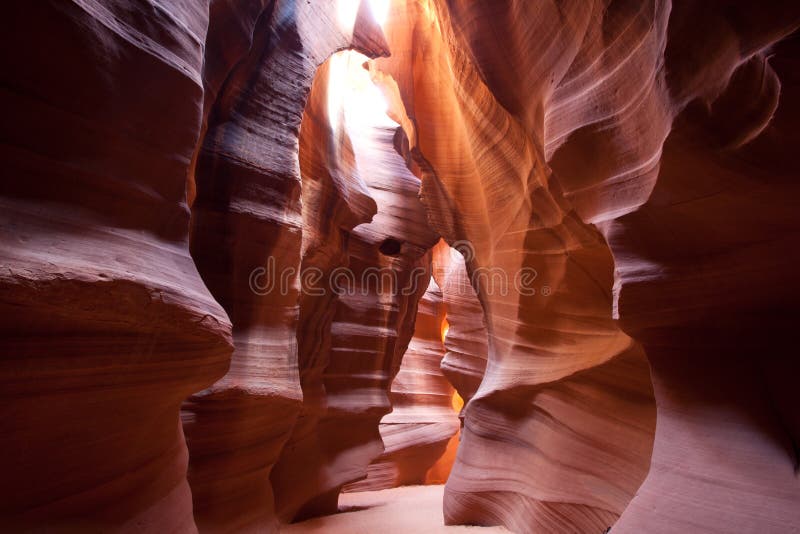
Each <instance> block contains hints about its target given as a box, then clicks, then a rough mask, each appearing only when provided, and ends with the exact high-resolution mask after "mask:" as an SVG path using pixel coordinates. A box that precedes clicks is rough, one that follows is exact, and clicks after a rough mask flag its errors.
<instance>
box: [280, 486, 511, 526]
mask: <svg viewBox="0 0 800 534" xmlns="http://www.w3.org/2000/svg"><path fill="white" fill-rule="evenodd" d="M443 492H444V486H404V487H400V488H393V489H388V490H382V491H363V492H357V493H343V494H342V495H341V496H340V497H339V511H340V513H338V514H335V515H328V516H323V517H318V518H315V519H310V520H308V521H303V522H301V523H295V524H293V525H288V526H286V527H283V528H282V529H281V533H282V534H301V533H302V534H308V533H312V534H313V533H317V532H318V533H320V534H321V533H324V534H339V533H342V534H345V533H346V534H374V533H376V532H380V533H383V534H420V533H423V532H424V533H426V534H429V533H436V532H448V533H449V532H474V533H476V534H477V533H481V534H483V533H491V532H509V531H508V530H506V529H505V528H502V527H464V526H452V527H450V526H445V524H444V520H443V519H442V495H443ZM389 525H391V527H390V526H389Z"/></svg>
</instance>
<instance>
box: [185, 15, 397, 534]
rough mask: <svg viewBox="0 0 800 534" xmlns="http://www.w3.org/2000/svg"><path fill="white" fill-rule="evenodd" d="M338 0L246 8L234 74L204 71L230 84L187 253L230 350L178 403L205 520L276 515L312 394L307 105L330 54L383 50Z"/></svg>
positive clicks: (219, 524) (215, 122)
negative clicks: (304, 262) (302, 363)
mask: <svg viewBox="0 0 800 534" xmlns="http://www.w3.org/2000/svg"><path fill="white" fill-rule="evenodd" d="M335 4H336V2H332V1H330V2H316V3H314V4H311V3H306V2H293V1H277V2H275V3H273V4H270V5H269V6H268V8H269V9H267V10H265V11H263V12H262V13H261V15H260V16H259V17H257V18H256V19H252V18H248V19H245V21H251V20H256V25H255V28H254V30H253V43H252V45H251V47H250V49H249V51H248V52H247V53H246V54H245V55H244V56H242V57H241V58H240V59H239V60H238V61H237V62H236V63H235V64H231V65H230V67H231V69H230V71H229V72H228V73H227V75H226V76H224V77H222V76H220V75H219V73H218V72H212V73H210V74H209V76H208V81H209V83H214V82H216V81H218V80H220V79H224V83H222V84H221V85H219V89H218V90H217V91H218V94H217V97H216V100H215V102H214V105H213V107H212V109H211V111H210V113H209V115H208V122H207V129H206V132H205V135H204V138H203V140H202V142H201V145H200V147H199V151H198V155H197V160H196V165H195V183H196V191H197V197H196V200H195V202H194V204H193V207H192V254H193V257H194V259H195V261H196V263H197V266H198V269H199V271H200V273H201V274H202V275H203V278H204V280H205V281H206V283H207V284H208V286H209V289H210V290H211V293H212V294H213V295H214V297H215V298H216V299H217V300H218V301H219V302H220V303H221V304H222V306H223V307H224V308H225V309H226V311H227V312H228V314H229V316H230V317H231V321H232V323H233V339H234V345H235V350H234V353H233V356H232V359H231V366H230V370H229V371H228V373H227V374H226V375H225V377H223V378H222V379H221V380H220V381H218V382H217V383H215V384H214V385H213V386H212V387H210V388H208V389H206V390H204V391H202V392H200V393H197V394H195V395H193V396H192V397H191V398H190V399H189V400H188V401H187V403H186V404H185V406H184V409H183V414H184V426H185V429H186V433H187V441H188V445H189V449H190V453H191V461H190V466H189V481H190V483H191V485H192V494H193V498H194V506H195V515H196V517H197V519H198V523H199V525H200V527H201V528H208V529H212V530H214V531H219V530H225V531H239V530H242V529H248V530H250V529H252V530H259V531H263V530H274V529H275V528H276V527H277V518H276V516H275V514H274V512H273V495H272V488H271V485H270V484H269V481H268V477H269V474H270V469H271V467H272V465H273V464H274V463H275V462H276V461H277V460H278V457H279V455H280V452H281V449H282V447H283V446H284V443H285V442H286V440H287V439H288V438H289V436H290V435H291V433H292V429H293V427H294V424H295V420H296V418H297V415H298V414H299V413H300V410H301V404H302V399H303V397H302V390H301V386H300V381H299V377H298V353H297V350H298V348H297V341H296V337H299V336H296V329H297V326H298V318H299V308H298V304H299V301H298V298H299V294H300V285H299V272H298V271H299V267H300V259H301V244H302V235H303V217H302V212H301V202H300V193H301V174H300V166H299V160H298V150H299V140H298V131H299V128H300V124H301V119H302V117H303V109H304V107H305V104H306V99H307V97H308V93H309V91H310V89H311V84H312V81H313V78H314V75H315V72H316V70H317V67H318V66H319V65H320V64H322V63H323V62H324V61H325V60H326V59H327V57H328V56H329V55H330V54H332V53H334V52H336V51H337V50H340V49H342V48H348V47H355V48H358V49H360V50H362V51H364V52H365V53H368V54H370V55H372V56H376V55H381V54H387V53H388V52H387V50H386V48H385V44H384V42H383V37H382V34H381V31H380V28H379V27H377V25H376V24H375V23H374V22H373V21H372V20H371V19H370V18H369V17H368V16H367V15H366V11H365V9H366V7H365V6H362V7H361V9H360V11H359V12H358V13H357V14H356V16H355V19H354V21H351V25H350V26H347V27H342V25H341V21H337V20H336V19H335V13H336V9H335V7H336V6H335ZM220 9H222V8H221V7H220ZM229 16H230V15H229ZM240 21H241V19H240ZM220 23H221V24H224V23H227V24H231V21H229V20H227V19H223V20H222V21H221V22H220ZM211 44H212V45H217V46H225V42H224V41H223V42H221V43H211ZM226 65H227V64H226Z"/></svg>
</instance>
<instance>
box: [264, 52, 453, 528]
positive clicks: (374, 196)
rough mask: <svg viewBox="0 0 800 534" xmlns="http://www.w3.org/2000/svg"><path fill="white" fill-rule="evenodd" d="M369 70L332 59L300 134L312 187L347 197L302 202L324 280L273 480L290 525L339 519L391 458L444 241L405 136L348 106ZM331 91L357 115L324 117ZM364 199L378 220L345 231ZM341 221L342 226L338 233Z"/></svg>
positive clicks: (308, 301)
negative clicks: (400, 395) (397, 381)
mask: <svg viewBox="0 0 800 534" xmlns="http://www.w3.org/2000/svg"><path fill="white" fill-rule="evenodd" d="M365 59H366V58H364V57H363V56H361V58H359V57H358V56H356V55H354V54H352V53H351V54H343V55H337V56H334V57H333V58H331V60H330V62H329V64H328V65H327V71H326V72H327V74H328V79H327V80H325V78H321V79H319V80H318V83H315V85H314V89H313V92H312V97H311V100H310V105H309V109H308V111H307V119H308V120H310V121H312V122H308V123H306V122H304V123H303V130H302V139H303V140H308V144H303V145H302V147H301V154H302V155H303V158H302V161H301V163H303V165H302V170H303V176H304V183H305V182H308V183H319V184H320V186H322V184H323V183H324V182H325V181H328V180H332V181H331V182H329V183H331V184H333V185H334V187H340V186H341V185H342V184H345V183H347V184H350V187H347V188H342V189H341V191H342V192H341V193H338V196H331V197H328V198H325V197H324V196H323V191H321V190H318V191H314V190H308V191H304V193H303V199H304V201H306V200H308V205H307V209H306V207H304V217H305V218H306V225H307V228H306V232H305V234H304V240H305V243H304V255H303V263H304V267H306V268H308V269H309V271H310V270H311V269H319V272H320V273H322V276H321V278H320V280H317V281H316V282H314V281H312V283H315V284H316V286H314V287H315V289H319V290H321V291H320V292H319V295H316V294H311V293H316V292H308V293H309V294H307V295H304V296H303V297H301V301H300V302H301V321H305V322H304V324H302V325H301V329H300V330H298V332H302V333H303V334H302V335H301V334H298V340H299V342H300V344H301V352H300V355H301V361H300V373H301V374H300V376H301V384H302V387H303V395H304V401H303V408H302V411H301V414H300V417H299V419H298V422H297V424H296V425H295V428H294V430H293V432H292V434H291V436H290V437H289V440H288V441H287V443H286V445H285V446H284V448H283V451H282V453H281V456H280V458H279V460H278V462H277V463H276V465H275V468H274V470H273V472H272V475H271V481H272V484H273V486H274V488H275V492H276V505H277V509H278V514H279V516H280V517H281V518H282V519H283V520H285V521H291V520H295V519H302V518H305V517H309V516H315V515H321V514H325V513H334V512H336V510H337V500H338V495H339V491H340V489H341V488H342V487H343V486H344V485H345V484H348V483H351V482H353V481H356V480H359V479H362V478H364V477H365V476H366V474H367V466H368V465H369V464H370V462H372V461H373V460H374V459H375V458H376V457H378V456H379V455H380V454H381V453H382V452H383V443H382V441H381V436H380V434H379V422H380V420H381V418H382V417H383V416H384V415H385V414H387V413H388V412H389V411H390V410H391V401H390V398H389V389H390V384H391V381H392V379H393V378H394V376H395V375H396V374H397V373H398V370H399V368H400V362H401V358H402V357H403V354H404V353H405V351H406V348H407V347H408V345H409V341H410V340H411V337H412V335H413V333H414V321H415V318H416V315H417V303H418V302H419V299H420V298H421V297H422V294H423V293H424V292H425V289H426V287H427V283H426V282H425V283H423V282H422V281H427V280H428V279H430V262H431V259H430V253H429V252H428V251H429V249H430V248H431V247H432V246H433V245H434V244H435V243H436V241H437V240H438V236H437V235H436V234H435V233H433V232H432V231H431V230H430V229H429V228H428V226H427V223H426V219H425V215H424V209H423V206H422V204H421V203H420V201H419V199H418V198H417V191H418V190H419V180H418V179H417V178H416V177H414V176H413V175H412V174H411V173H410V172H409V171H408V169H407V168H406V167H405V162H404V160H403V159H402V157H400V155H398V154H397V152H396V151H395V148H394V139H395V136H396V131H395V130H396V124H395V123H394V122H392V121H391V120H389V119H388V118H387V117H385V116H384V118H383V119H382V120H377V119H380V117H378V118H377V119H375V118H373V117H368V116H364V115H363V114H362V113H361V112H360V110H359V109H358V108H357V107H356V105H363V102H360V101H358V100H356V101H350V100H349V97H348V96H347V95H349V94H350V93H349V91H351V90H352V91H354V90H355V89H358V87H355V88H354V87H350V86H349V85H348V84H350V83H355V84H356V85H358V84H360V83H361V82H365V83H367V84H370V83H371V82H369V74H368V73H367V72H366V71H365V70H364V69H363V67H362V65H361V63H363V61H364V60H365ZM351 77H354V78H355V80H353V79H352V78H351ZM325 81H327V87H326V84H325V83H324V82H325ZM319 82H322V83H319ZM342 84H344V87H342ZM330 91H344V92H345V93H347V95H345V96H344V98H345V99H346V102H350V105H347V104H345V105H344V106H343V107H342V108H341V109H328V110H327V113H325V112H324V110H325V105H326V104H327V102H326V101H325V99H324V97H325V96H326V95H327V94H329V92H330ZM354 94H357V95H358V96H359V98H360V99H364V98H366V97H367V96H368V94H365V93H363V92H355V93H354ZM351 96H352V95H351ZM333 114H336V115H335V116H336V117H338V118H337V119H336V120H335V121H332V124H333V125H334V126H333V127H332V129H333V137H332V138H331V144H330V145H328V146H327V147H321V146H320V145H318V144H317V143H318V137H317V135H316V133H317V132H318V131H319V130H320V129H322V130H324V129H326V128H327V124H328V122H330V117H331V116H332V115H333ZM306 125H308V126H309V128H308V129H307V128H306ZM306 154H307V156H306ZM332 161H334V162H335V161H341V164H339V165H333V166H331V165H329V163H330V162H332ZM328 175H330V177H328ZM326 187H330V186H326ZM307 193H308V195H309V196H308V197H307V196H306V194H307ZM362 197H365V200H366V201H367V202H366V203H367V204H371V206H372V209H373V210H374V213H375V215H374V217H372V218H371V221H369V222H368V223H367V224H360V225H358V226H355V225H353V224H352V223H349V224H348V221H349V220H352V217H351V218H350V219H348V218H346V217H340V213H341V210H344V209H345V207H346V206H348V203H350V204H349V205H352V206H353V208H348V210H350V211H353V210H354V208H358V206H359V205H360V204H359V202H363V199H362ZM331 199H333V200H331ZM359 199H362V200H359ZM320 201H325V202H327V203H328V204H327V205H324V204H320ZM369 215H370V216H371V214H369ZM367 220H369V219H367ZM332 221H342V222H341V223H339V224H338V228H332V225H331V222H332ZM362 221H363V222H367V221H364V218H361V219H360V220H359V221H357V222H362ZM354 226H355V228H354ZM298 477H300V478H301V479H302V480H303V483H302V484H298V482H297V481H298Z"/></svg>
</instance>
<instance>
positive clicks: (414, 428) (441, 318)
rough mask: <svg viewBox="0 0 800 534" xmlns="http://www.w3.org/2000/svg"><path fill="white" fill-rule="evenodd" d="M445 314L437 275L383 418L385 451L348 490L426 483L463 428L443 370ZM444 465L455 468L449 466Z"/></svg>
mask: <svg viewBox="0 0 800 534" xmlns="http://www.w3.org/2000/svg"><path fill="white" fill-rule="evenodd" d="M445 315H446V312H445V306H444V302H443V301H442V293H441V290H440V289H439V287H438V286H437V285H436V282H434V281H433V279H431V282H430V284H429V285H428V289H427V291H426V292H425V294H424V295H423V296H422V300H421V301H420V304H419V308H418V311H417V317H416V321H415V326H414V337H413V338H412V339H411V342H410V343H409V345H408V349H407V350H406V352H405V354H404V355H403V363H402V365H401V366H400V370H399V372H398V373H397V376H396V377H395V379H394V381H393V382H392V390H391V394H390V396H389V400H390V401H391V405H392V412H391V413H390V414H387V415H386V416H384V417H383V419H381V423H380V434H381V440H382V441H383V445H384V449H385V450H384V452H383V454H381V455H380V457H378V458H377V459H376V460H375V461H373V463H372V464H370V466H369V470H368V474H367V478H366V479H365V480H363V481H360V482H357V483H355V484H351V485H349V486H347V487H346V488H345V490H346V491H374V490H379V489H387V488H394V487H398V486H405V485H416V484H424V483H425V482H426V481H427V480H428V471H429V470H430V469H432V468H433V466H434V464H436V463H437V462H438V461H439V460H440V458H442V456H443V455H444V454H445V451H446V450H447V448H448V445H449V443H450V440H451V439H452V438H453V437H454V436H455V434H456V433H457V432H458V428H459V422H458V416H457V412H456V411H455V410H454V409H453V394H454V390H453V387H452V386H451V385H450V383H449V382H448V381H447V380H446V379H445V377H444V375H442V372H441V370H440V369H439V365H440V362H441V361H442V357H443V356H444V352H445V351H444V344H443V340H442V338H443V337H444V332H445V331H444V328H445V325H446V322H445ZM450 461H452V458H451V459H450ZM441 469H442V470H444V471H445V472H446V471H449V469H448V466H446V465H443V466H441ZM445 478H446V476H445Z"/></svg>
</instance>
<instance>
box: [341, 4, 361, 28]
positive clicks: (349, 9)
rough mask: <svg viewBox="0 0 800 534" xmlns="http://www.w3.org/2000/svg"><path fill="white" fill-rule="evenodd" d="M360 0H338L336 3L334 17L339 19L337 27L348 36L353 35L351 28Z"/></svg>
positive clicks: (354, 21)
mask: <svg viewBox="0 0 800 534" xmlns="http://www.w3.org/2000/svg"><path fill="white" fill-rule="evenodd" d="M359 5H361V0H338V2H336V15H337V18H338V19H339V27H340V28H341V29H342V30H343V31H344V32H345V33H346V34H348V35H350V34H352V33H353V26H354V25H355V23H356V15H358V6H359Z"/></svg>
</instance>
